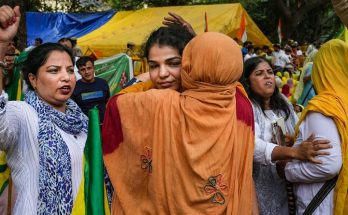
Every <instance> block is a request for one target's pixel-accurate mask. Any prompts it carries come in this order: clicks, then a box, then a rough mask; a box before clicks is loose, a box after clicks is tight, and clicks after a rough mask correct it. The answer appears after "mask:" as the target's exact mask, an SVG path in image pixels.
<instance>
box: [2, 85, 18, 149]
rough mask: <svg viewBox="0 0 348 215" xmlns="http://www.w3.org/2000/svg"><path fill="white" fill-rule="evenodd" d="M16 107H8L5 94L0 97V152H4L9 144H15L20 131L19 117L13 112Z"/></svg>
mask: <svg viewBox="0 0 348 215" xmlns="http://www.w3.org/2000/svg"><path fill="white" fill-rule="evenodd" d="M15 108H16V106H13V105H9V104H8V101H7V94H6V93H4V91H2V93H1V95H0V150H2V151H6V150H7V149H8V147H9V146H10V145H11V144H14V143H16V142H17V138H18V135H17V134H18V132H19V131H20V125H21V124H20V122H21V116H20V114H18V113H17V112H18V111H17V112H16V111H15Z"/></svg>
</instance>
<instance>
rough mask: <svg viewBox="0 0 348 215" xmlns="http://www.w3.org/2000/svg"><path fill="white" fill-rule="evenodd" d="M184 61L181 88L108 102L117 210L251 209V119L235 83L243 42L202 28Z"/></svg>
mask: <svg viewBox="0 0 348 215" xmlns="http://www.w3.org/2000/svg"><path fill="white" fill-rule="evenodd" d="M182 62H183V66H182V71H181V80H182V82H181V83H182V88H183V90H184V91H183V92H182V93H179V92H177V91H175V90H150V91H147V92H143V93H128V94H124V95H120V96H118V97H114V98H113V99H111V100H110V101H109V103H108V108H107V112H106V115H105V119H104V126H105V127H104V126H103V141H104V142H103V151H104V161H105V163H106V166H107V169H108V172H109V174H110V178H111V181H112V183H113V185H114V187H115V194H114V198H113V209H112V211H113V213H114V214H117V213H118V211H122V212H123V213H124V214H144V213H149V214H168V213H171V214H203V213H209V214H226V213H229V214H251V211H252V203H253V201H252V200H253V199H252V177H251V167H252V153H253V132H252V126H253V123H252V112H251V111H252V110H251V106H250V104H249V105H248V100H247V99H246V98H245V97H243V98H244V99H242V97H239V96H242V93H241V91H239V90H237V88H236V86H237V81H238V79H239V77H240V75H241V74H242V67H243V59H242V55H241V52H240V48H239V46H238V45H237V44H236V43H235V42H234V41H233V40H232V39H231V38H229V37H227V36H225V35H223V34H220V33H212V32H208V33H203V34H201V35H199V36H197V37H195V38H194V39H193V40H192V41H191V42H190V43H189V44H188V45H187V46H186V48H185V50H184V53H183V60H182ZM175 65H176V64H175ZM158 84H159V85H161V83H158ZM174 86H175V85H173V87H174ZM239 99H241V100H239ZM238 102H239V103H238ZM139 106H142V108H139ZM238 106H239V107H242V108H240V109H238ZM197 113H199V114H198V115H197ZM238 127H243V132H239V133H238V135H236V133H237V128H238ZM110 135H111V136H110ZM121 137H123V138H121ZM241 142H242V143H243V144H239V143H241ZM216 155H219V156H216ZM236 161H238V162H236ZM125 165H126V166H127V168H124V167H125ZM122 169H123V170H126V169H128V170H129V169H131V170H132V171H128V170H127V171H123V170H122ZM168 170H170V171H168ZM178 179H179V180H178ZM173 185H174V186H173ZM134 190H137V192H134ZM130 199H131V201H129V200H130Z"/></svg>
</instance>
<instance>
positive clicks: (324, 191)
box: [303, 175, 338, 215]
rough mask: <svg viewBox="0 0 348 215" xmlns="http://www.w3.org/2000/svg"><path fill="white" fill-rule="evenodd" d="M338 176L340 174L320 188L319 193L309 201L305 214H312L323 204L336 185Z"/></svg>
mask: <svg viewBox="0 0 348 215" xmlns="http://www.w3.org/2000/svg"><path fill="white" fill-rule="evenodd" d="M337 178H338V175H337V176H335V177H334V178H332V179H330V180H328V181H326V182H325V184H324V185H323V186H322V187H321V188H320V190H319V191H318V193H317V194H316V195H315V196H314V198H313V199H312V201H311V202H310V203H309V205H308V206H307V208H306V210H305V211H304V213H303V215H311V214H312V213H313V212H314V211H315V209H317V207H318V206H319V205H320V204H321V202H322V201H323V200H324V199H325V198H326V196H327V195H328V194H329V193H330V191H331V190H332V189H333V188H334V187H335V185H336V181H337Z"/></svg>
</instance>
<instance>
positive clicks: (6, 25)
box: [0, 5, 21, 46]
mask: <svg viewBox="0 0 348 215" xmlns="http://www.w3.org/2000/svg"><path fill="white" fill-rule="evenodd" d="M20 19H21V13H20V11H19V6H16V7H14V8H11V7H10V6H7V5H4V6H1V7H0V43H8V42H9V41H11V40H12V39H13V38H14V36H15V35H16V33H17V30H18V26H19V21H20ZM6 46H7V44H6Z"/></svg>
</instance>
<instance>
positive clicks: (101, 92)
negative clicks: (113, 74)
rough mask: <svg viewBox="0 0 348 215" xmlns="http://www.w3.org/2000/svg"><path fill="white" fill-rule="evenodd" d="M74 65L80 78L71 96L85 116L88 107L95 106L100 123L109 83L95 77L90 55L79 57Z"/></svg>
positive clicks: (107, 96)
mask: <svg viewBox="0 0 348 215" xmlns="http://www.w3.org/2000/svg"><path fill="white" fill-rule="evenodd" d="M76 66H77V68H78V69H79V73H80V75H81V77H82V78H81V79H80V80H78V81H77V82H76V87H75V89H74V92H73V94H72V95H71V98H72V99H73V100H74V101H75V102H76V104H77V105H78V106H79V107H80V108H81V109H82V111H83V113H84V114H86V116H88V111H89V110H90V109H92V108H93V107H97V108H98V110H99V120H100V123H103V119H104V112H105V105H106V103H107V101H108V99H109V97H110V89H109V85H108V83H107V82H106V81H105V80H104V79H102V78H98V77H95V71H94V61H93V60H92V59H91V58H90V57H88V56H83V57H81V58H80V59H78V60H77V62H76Z"/></svg>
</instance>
